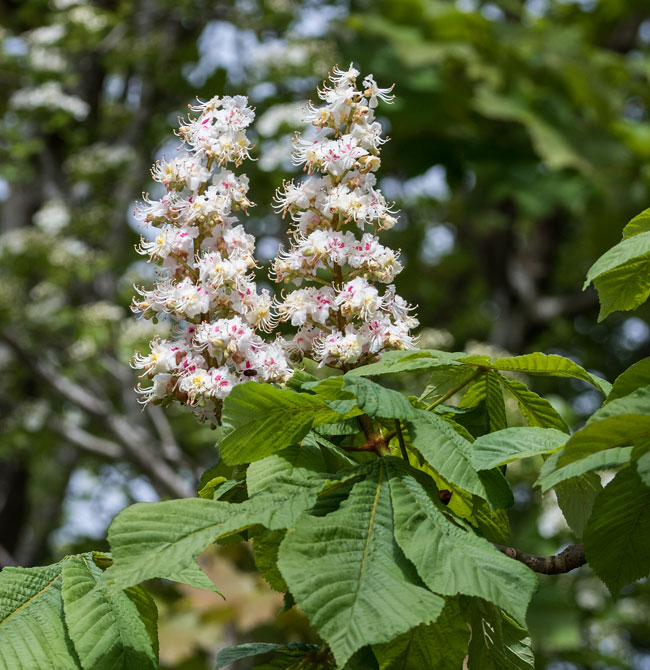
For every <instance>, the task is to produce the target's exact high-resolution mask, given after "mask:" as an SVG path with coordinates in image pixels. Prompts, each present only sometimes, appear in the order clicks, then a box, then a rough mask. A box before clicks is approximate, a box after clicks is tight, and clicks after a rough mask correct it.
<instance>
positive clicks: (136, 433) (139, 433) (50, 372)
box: [0, 333, 194, 498]
mask: <svg viewBox="0 0 650 670" xmlns="http://www.w3.org/2000/svg"><path fill="white" fill-rule="evenodd" d="M0 339H3V340H4V341H5V342H7V344H8V345H9V346H10V347H11V349H12V350H13V351H14V352H15V353H16V354H17V355H18V357H19V358H20V359H21V360H22V361H23V362H24V363H25V364H26V365H27V366H28V367H29V368H30V369H32V370H33V371H34V372H35V373H36V374H37V375H38V376H39V377H40V378H41V379H42V380H43V381H44V382H46V383H47V384H48V385H49V386H51V387H52V388H53V389H55V390H56V391H58V392H59V394H60V395H61V396H63V397H64V398H66V399H67V400H69V401H70V402H72V403H74V404H75V405H77V406H78V407H80V408H81V409H83V410H85V411H86V412H88V413H89V414H91V415H93V416H96V417H97V418H98V419H99V420H100V421H101V422H102V423H103V424H104V426H105V427H106V428H107V429H108V430H109V431H110V432H111V433H112V434H113V435H114V436H115V438H116V439H117V440H118V441H119V443H121V445H122V447H123V449H124V452H125V454H126V456H127V458H128V459H129V460H130V461H131V462H132V463H135V464H136V465H138V466H139V467H140V468H141V469H142V472H143V473H144V474H145V475H147V476H148V477H149V479H150V480H151V483H152V484H153V485H154V486H158V488H160V489H162V490H163V491H165V492H166V493H169V494H171V495H172V496H174V497H175V498H187V497H190V496H192V495H194V491H193V488H192V486H191V485H190V484H189V483H188V482H187V481H185V479H184V478H183V477H181V476H179V475H178V474H177V472H176V470H175V469H174V468H173V467H170V466H169V465H168V464H167V463H166V462H165V461H164V460H163V459H162V458H161V457H159V455H158V453H157V451H156V448H155V446H152V436H151V434H150V433H149V432H147V431H146V430H145V429H144V428H143V427H142V426H137V425H135V424H134V423H133V422H131V421H128V420H127V419H125V418H124V417H123V416H121V415H120V414H118V413H115V411H114V408H113V407H112V405H111V404H110V403H109V402H108V401H107V400H103V399H102V398H99V397H97V396H96V395H94V394H93V393H92V392H91V391H90V389H88V388H87V387H84V386H82V385H81V384H79V383H78V382H75V381H73V380H72V379H69V378H67V377H65V376H64V375H63V374H62V373H61V372H60V371H59V370H57V369H56V368H55V367H54V366H52V365H50V364H49V363H47V362H46V361H45V360H32V358H31V357H30V355H29V354H28V353H27V352H26V351H25V350H24V349H23V347H22V346H21V345H20V344H19V342H18V340H17V339H14V338H13V337H11V336H9V335H8V334H7V333H2V334H0ZM72 441H73V440H72V439H71V442H72ZM74 443H75V444H78V443H77V442H76V441H75V442H74ZM87 444H88V443H87V442H86V445H87ZM79 446H81V445H79ZM105 446H106V445H105V444H104V447H105ZM86 448H87V449H88V446H86Z"/></svg>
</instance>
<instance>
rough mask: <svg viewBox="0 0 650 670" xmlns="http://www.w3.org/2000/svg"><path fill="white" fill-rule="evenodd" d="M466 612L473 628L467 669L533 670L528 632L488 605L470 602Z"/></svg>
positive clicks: (477, 601)
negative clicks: (469, 616)
mask: <svg viewBox="0 0 650 670" xmlns="http://www.w3.org/2000/svg"><path fill="white" fill-rule="evenodd" d="M466 611H467V612H468V613H469V614H470V615H471V619H470V625H471V626H472V639H471V641H470V644H469V663H468V670H533V668H534V667H535V657H534V655H533V651H532V649H531V640H530V635H529V634H528V631H527V630H525V629H524V628H521V627H520V626H518V625H517V624H516V623H515V622H514V621H513V620H512V619H510V617H508V616H507V615H505V614H504V613H503V612H501V611H500V610H499V608H498V607H496V606H495V605H492V604H491V603H485V602H482V601H480V600H476V599H472V601H471V604H469V605H467V607H466Z"/></svg>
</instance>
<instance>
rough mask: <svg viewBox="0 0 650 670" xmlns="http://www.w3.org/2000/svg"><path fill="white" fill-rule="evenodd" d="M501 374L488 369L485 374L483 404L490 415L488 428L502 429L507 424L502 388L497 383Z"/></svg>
mask: <svg viewBox="0 0 650 670" xmlns="http://www.w3.org/2000/svg"><path fill="white" fill-rule="evenodd" d="M500 376H501V375H499V374H497V373H495V372H493V371H492V370H490V371H489V372H488V373H487V375H486V376H485V404H486V407H487V410H488V415H489V417H490V430H491V431H493V432H494V431H496V430H502V429H503V428H505V427H506V426H507V425H508V422H507V420H506V405H505V402H504V400H503V390H502V388H501V384H500V383H499V377H500Z"/></svg>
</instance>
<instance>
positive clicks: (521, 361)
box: [492, 352, 611, 395]
mask: <svg viewBox="0 0 650 670" xmlns="http://www.w3.org/2000/svg"><path fill="white" fill-rule="evenodd" d="M492 367H493V368H494V369H495V370H510V371H513V372H523V373H525V374H528V375H538V376H542V377H570V378H572V379H581V380H582V381H584V382H587V383H588V384H591V385H592V386H595V387H596V388H597V389H598V390H599V391H601V392H602V393H603V394H604V395H607V393H608V392H609V390H610V388H611V385H610V384H609V382H606V381H605V380H604V379H601V378H600V377H596V376H594V375H591V374H589V373H588V372H587V371H586V370H585V369H584V368H583V367H582V366H581V365H578V364H577V363H574V362H573V361H572V360H571V359H569V358H564V356H557V355H556V354H542V353H539V352H536V353H534V354H524V355H523V356H511V357H508V358H499V359H498V360H496V361H494V362H493V363H492Z"/></svg>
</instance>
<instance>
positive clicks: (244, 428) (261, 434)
mask: <svg viewBox="0 0 650 670" xmlns="http://www.w3.org/2000/svg"><path fill="white" fill-rule="evenodd" d="M342 418H344V417H342V416H341V415H340V414H338V413H337V412H335V411H333V410H332V409H331V408H330V407H329V406H328V405H327V403H326V401H325V400H324V399H323V398H319V397H317V396H314V395H311V394H308V393H296V392H295V391H292V390H290V389H284V390H280V389H276V388H274V387H273V386H270V385H269V384H259V383H257V382H248V383H246V384H240V385H238V386H235V388H234V389H233V390H232V392H231V393H230V394H229V395H228V397H227V398H226V399H225V400H224V403H223V419H222V420H223V427H224V437H223V439H222V440H221V441H220V442H219V450H220V452H221V456H222V457H223V459H224V461H225V462H226V463H229V464H230V465H237V464H240V463H251V462H253V461H257V460H259V459H261V458H265V457H266V456H270V455H271V454H273V453H275V452H277V451H281V450H282V449H285V448H286V447H288V446H291V445H292V444H295V443H297V442H300V440H301V439H302V438H303V437H304V436H305V435H306V434H307V433H308V432H309V430H310V428H311V427H312V425H318V424H323V423H333V422H335V421H340V420H341V419H342Z"/></svg>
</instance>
